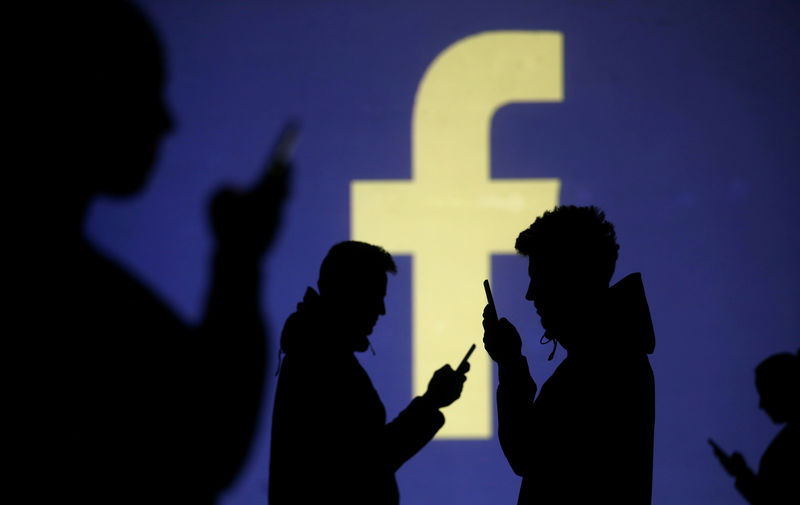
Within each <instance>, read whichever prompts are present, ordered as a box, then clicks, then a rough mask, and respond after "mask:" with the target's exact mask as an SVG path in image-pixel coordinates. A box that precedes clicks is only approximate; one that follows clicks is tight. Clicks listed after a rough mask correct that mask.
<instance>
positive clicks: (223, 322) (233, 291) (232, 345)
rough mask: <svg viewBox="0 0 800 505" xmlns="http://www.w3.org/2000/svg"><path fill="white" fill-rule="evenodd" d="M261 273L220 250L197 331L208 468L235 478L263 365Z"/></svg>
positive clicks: (252, 426) (255, 408) (248, 434)
mask: <svg viewBox="0 0 800 505" xmlns="http://www.w3.org/2000/svg"><path fill="white" fill-rule="evenodd" d="M260 277H261V275H260V268H259V264H258V261H256V260H253V259H248V260H245V259H243V258H241V257H236V256H235V255H229V254H227V253H226V252H225V251H221V252H220V253H218V254H217V255H216V256H215V258H214V268H213V279H212V285H211V292H210V294H209V298H208V304H207V307H206V313H205V318H204V321H203V324H202V326H201V328H200V330H199V332H198V335H197V337H198V341H197V343H196V347H197V350H198V353H199V356H197V358H198V359H197V366H199V367H200V369H199V370H198V374H199V376H200V379H201V380H200V381H198V383H197V384H198V386H201V385H202V387H199V388H196V389H198V393H199V396H198V398H197V400H198V402H199V405H200V410H201V413H202V416H203V417H202V422H203V423H204V424H205V425H206V426H207V428H208V430H209V435H210V437H209V438H210V440H208V441H203V443H204V444H206V445H207V446H208V447H209V451H208V456H209V457H208V461H209V464H211V465H214V466H219V467H220V471H219V472H215V473H216V474H217V475H219V474H227V475H225V478H224V481H223V482H221V483H220V485H221V486H223V485H226V484H227V483H228V481H230V480H231V479H232V478H233V477H234V476H235V474H236V471H237V470H238V467H239V465H240V464H241V462H242V461H243V460H244V459H245V457H246V455H247V451H248V450H249V447H250V439H251V435H252V433H253V431H254V429H255V425H256V421H257V416H258V412H259V408H260V401H261V396H262V389H263V384H264V369H265V365H266V338H265V330H264V324H263V321H262V317H261V314H260V307H259V301H260V297H259V294H260Z"/></svg>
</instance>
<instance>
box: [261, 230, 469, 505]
mask: <svg viewBox="0 0 800 505" xmlns="http://www.w3.org/2000/svg"><path fill="white" fill-rule="evenodd" d="M386 272H391V273H395V272H396V267H395V264H394V260H393V259H392V257H391V255H390V254H389V253H388V252H386V251H385V250H383V249H382V248H380V247H378V246H374V245H371V244H366V243H363V242H354V241H347V242H341V243H339V244H336V245H334V246H333V247H332V248H331V249H330V251H329V252H328V254H327V256H326V257H325V259H324V260H323V262H322V266H321V267H320V274H319V281H318V283H317V286H318V288H319V292H317V291H315V290H314V289H312V288H310V287H309V288H308V289H307V290H306V292H305V296H304V297H303V301H302V302H300V303H299V304H298V305H297V311H296V312H295V313H293V314H292V315H291V316H289V318H288V319H287V320H286V324H285V326H284V328H283V333H282V334H281V348H282V350H283V351H284V352H285V353H286V354H285V356H284V359H283V362H282V364H281V367H280V377H279V379H278V387H277V391H276V393H275V405H274V408H273V418H272V447H271V458H270V472H269V473H270V475H269V502H270V504H271V505H281V504H285V503H348V504H396V503H398V502H399V491H398V488H397V482H396V480H395V477H394V474H395V472H396V471H397V469H398V468H400V466H401V465H402V464H403V463H405V462H406V461H407V460H408V459H410V458H411V457H412V456H413V455H414V454H416V453H417V452H418V451H419V450H420V449H421V448H422V447H423V446H424V445H425V444H427V443H428V442H429V441H430V440H431V439H432V438H433V436H434V435H435V434H436V432H437V431H438V430H439V429H440V428H441V427H442V426H443V425H444V416H443V415H442V413H441V412H440V411H439V409H441V408H442V407H446V406H448V405H450V404H451V403H453V402H454V401H455V400H456V399H458V398H459V396H460V395H461V390H462V387H463V383H464V380H465V375H464V373H465V372H466V371H467V370H468V368H469V367H468V365H467V366H466V367H465V369H463V370H453V369H452V368H451V367H450V366H449V365H445V366H443V367H442V368H440V369H439V370H437V371H436V373H434V375H433V378H432V379H431V380H430V383H429V385H428V390H427V391H426V392H425V394H423V395H422V396H419V397H416V398H414V399H413V400H412V401H411V403H410V404H409V405H408V407H406V409H405V410H403V411H402V412H401V413H400V414H399V415H398V416H397V418H396V419H394V420H393V421H391V422H390V423H387V422H386V411H385V410H384V407H383V403H381V400H380V398H379V397H378V393H377V392H376V391H375V389H374V388H373V386H372V382H371V381H370V379H369V377H368V376H367V373H366V372H365V371H364V369H363V368H362V367H361V365H360V364H359V362H358V360H357V359H356V357H355V355H354V353H355V352H364V351H366V350H367V348H368V347H369V345H370V344H369V340H368V338H367V337H368V336H369V335H370V334H371V333H372V329H373V327H374V326H375V324H376V322H377V321H378V318H379V317H380V316H381V315H384V314H385V313H386V307H385V306H384V296H385V295H386V287H387V275H386Z"/></svg>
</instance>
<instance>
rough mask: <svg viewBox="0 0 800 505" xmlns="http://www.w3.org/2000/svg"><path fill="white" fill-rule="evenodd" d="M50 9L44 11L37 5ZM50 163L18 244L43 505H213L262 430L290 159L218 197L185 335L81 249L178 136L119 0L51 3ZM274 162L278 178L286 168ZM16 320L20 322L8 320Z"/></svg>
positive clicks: (134, 25) (46, 158) (119, 272)
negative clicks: (274, 274)
mask: <svg viewBox="0 0 800 505" xmlns="http://www.w3.org/2000/svg"><path fill="white" fill-rule="evenodd" d="M42 9H45V7H42ZM47 9H49V10H48V12H47V13H46V18H45V17H43V25H45V26H48V28H49V29H50V30H51V33H48V34H47V35H48V38H47V40H48V41H49V42H50V43H49V44H48V46H47V55H46V56H47V57H46V58H43V59H42V60H41V63H42V65H45V64H46V65H47V67H46V69H47V71H48V72H50V73H49V77H53V78H54V79H52V80H50V81H49V82H53V83H55V84H56V85H55V86H53V87H52V89H50V90H49V91H50V93H48V95H47V96H46V97H45V98H46V100H47V102H46V103H47V104H49V105H48V107H49V110H47V111H46V112H47V114H48V116H47V117H46V118H44V119H43V120H42V124H45V125H46V127H45V128H44V129H43V130H42V132H41V134H42V139H41V142H42V146H41V149H40V152H38V153H36V154H35V155H32V156H33V158H35V159H36V160H37V161H38V162H39V164H38V165H37V166H35V168H34V169H27V167H26V169H25V170H21V171H20V177H21V178H22V179H23V183H21V184H20V185H19V186H18V187H19V188H20V189H21V190H22V191H23V192H24V193H25V194H24V195H23V196H24V197H25V199H24V203H21V204H20V205H19V208H18V209H17V211H18V215H19V219H18V222H19V223H20V224H19V225H18V226H17V227H16V228H15V229H14V235H13V237H12V240H11V241H10V244H9V249H10V250H11V251H12V252H13V253H14V257H15V260H14V261H15V263H14V266H15V269H16V270H17V271H16V272H15V278H14V282H13V283H12V292H13V293H14V295H15V296H14V298H15V307H16V308H17V309H18V310H15V311H13V312H14V314H13V315H12V321H15V323H14V325H13V326H15V327H16V328H18V329H17V330H15V333H17V332H21V333H22V337H20V338H19V340H20V342H22V347H23V348H24V352H23V353H22V354H21V356H24V359H25V363H26V365H25V368H26V370H25V374H24V375H23V377H25V381H26V384H25V387H26V389H27V391H26V392H25V394H24V395H22V396H23V397H24V398H25V399H24V402H25V404H24V406H22V408H20V411H22V412H23V413H24V416H25V418H26V419H28V422H27V426H26V433H27V435H26V437H25V442H24V443H25V444H27V447H26V448H25V453H26V457H27V458H28V459H27V460H26V463H25V465H26V466H27V465H31V467H30V470H31V471H30V475H32V476H34V478H36V479H40V480H41V482H38V483H37V485H35V486H29V487H28V488H27V489H26V493H28V494H29V497H30V498H34V501H46V500H45V498H49V497H58V498H59V499H60V501H80V502H81V503H108V502H113V503H153V502H156V503H158V502H173V503H213V502H214V501H215V499H216V496H217V495H218V494H219V492H220V491H221V490H223V489H225V488H226V487H227V486H228V485H229V484H230V483H231V482H232V481H233V479H234V478H235V476H236V475H237V473H238V471H239V469H240V467H241V465H242V463H243V461H244V460H245V458H246V457H247V454H248V451H249V448H250V443H251V438H252V434H253V432H254V429H255V426H256V422H257V416H258V411H259V407H260V400H261V393H262V390H263V385H264V371H265V360H266V353H267V350H266V343H265V330H264V325H263V321H262V315H261V300H260V292H261V279H262V272H261V268H262V258H263V256H264V254H265V251H266V250H267V249H268V248H269V245H270V244H271V242H272V241H273V238H274V236H275V233H276V230H277V228H278V223H279V218H280V209H281V206H282V203H283V201H284V199H285V197H286V194H287V181H288V163H287V162H286V160H277V161H276V160H274V159H273V160H272V161H271V162H270V163H271V166H270V167H268V169H267V170H266V173H265V176H264V177H263V179H262V180H261V181H260V182H259V183H257V184H256V185H255V186H254V187H252V188H249V189H246V190H237V189H226V190H223V191H221V192H220V193H218V194H217V196H216V197H215V198H214V199H213V204H212V208H211V216H210V217H211V221H212V227H213V230H214V234H215V237H216V246H215V250H214V257H213V275H212V281H211V287H210V292H209V295H208V298H207V305H206V309H205V314H204V318H203V321H202V323H201V324H200V325H199V326H198V327H191V326H189V325H187V324H186V323H185V322H184V321H182V320H181V319H180V318H179V317H177V316H176V315H175V314H174V313H173V312H172V310H170V308H169V307H168V306H167V305H166V304H165V303H164V302H163V301H162V300H161V299H159V297H158V296H157V295H156V294H154V293H153V292H152V291H151V290H150V289H148V288H147V287H146V286H145V284H144V283H143V282H141V281H140V280H138V279H137V278H135V276H133V275H131V274H130V273H129V272H127V271H126V270H125V269H124V268H122V267H121V266H119V265H118V264H116V263H115V262H114V261H112V260H110V259H109V258H107V257H106V256H105V255H104V254H103V253H102V252H101V251H99V250H97V248H96V247H95V246H94V245H93V244H91V243H90V242H89V241H88V240H87V239H86V238H85V236H84V233H83V227H84V220H85V216H86V212H87V209H88V207H89V205H90V203H91V202H92V201H93V200H94V199H95V197H97V196H98V195H110V196H115V197H128V196H132V195H135V194H137V193H138V192H139V191H141V189H142V188H143V187H144V186H145V185H146V182H147V180H148V177H149V174H150V172H151V171H152V168H153V164H154V162H155V160H156V159H157V155H158V150H159V146H160V145H161V142H162V140H163V138H164V136H165V135H166V134H167V133H168V132H169V131H170V130H171V129H172V128H173V120H172V118H171V116H170V114H169V111H168V109H167V106H166V105H165V103H164V101H163V99H162V94H163V85H164V82H163V81H164V74H165V71H164V67H163V57H162V49H161V45H160V43H159V41H158V37H157V35H156V33H155V32H154V30H153V28H152V27H151V25H150V23H149V21H148V20H147V19H146V17H145V15H144V14H143V13H142V12H141V11H140V10H139V9H138V8H136V7H135V6H134V5H132V4H131V3H128V2H125V1H118V0H108V1H99V0H96V1H82V2H69V3H61V4H54V5H52V6H48V7H47ZM276 163H278V164H283V166H276ZM9 325H11V323H9Z"/></svg>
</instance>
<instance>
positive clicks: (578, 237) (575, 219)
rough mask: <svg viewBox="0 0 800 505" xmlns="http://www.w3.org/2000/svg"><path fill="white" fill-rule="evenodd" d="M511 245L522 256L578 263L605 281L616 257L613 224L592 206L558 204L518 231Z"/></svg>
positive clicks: (610, 275)
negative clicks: (539, 256) (541, 256)
mask: <svg viewBox="0 0 800 505" xmlns="http://www.w3.org/2000/svg"><path fill="white" fill-rule="evenodd" d="M514 247H515V248H516V249H517V252H519V254H521V255H523V256H537V255H544V256H547V257H549V258H556V259H558V260H559V261H560V262H562V263H567V262H573V261H574V262H579V263H577V264H579V265H581V266H582V267H584V268H589V269H590V270H592V271H593V272H595V273H596V274H597V276H598V278H599V279H602V280H603V281H604V282H606V283H608V282H610V281H611V277H612V276H613V275H614V268H615V267H616V263H617V258H618V256H619V244H617V234H616V232H615V231H614V225H613V224H611V223H610V222H608V221H607V220H606V216H605V213H603V211H601V210H600V209H598V208H597V207H594V206H591V207H576V206H574V205H562V206H559V207H556V208H555V209H553V210H552V211H547V212H545V213H544V214H543V215H542V216H540V217H538V218H536V221H534V222H533V224H532V225H530V226H529V227H528V228H527V229H526V230H524V231H522V233H520V234H519V236H518V237H517V241H516V243H515V244H514Z"/></svg>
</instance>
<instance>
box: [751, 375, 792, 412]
mask: <svg viewBox="0 0 800 505" xmlns="http://www.w3.org/2000/svg"><path fill="white" fill-rule="evenodd" d="M756 389H757V390H758V396H759V402H758V407H759V408H760V409H762V410H763V411H764V412H765V413H766V414H767V415H768V416H769V418H770V419H772V422H774V423H785V422H787V421H788V420H789V417H790V415H791V406H792V402H795V403H796V402H797V399H796V398H791V396H792V395H790V394H789V393H788V391H787V389H786V386H785V385H784V386H781V385H780V384H778V383H776V381H772V380H768V379H764V378H760V377H758V376H757V377H756Z"/></svg>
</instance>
